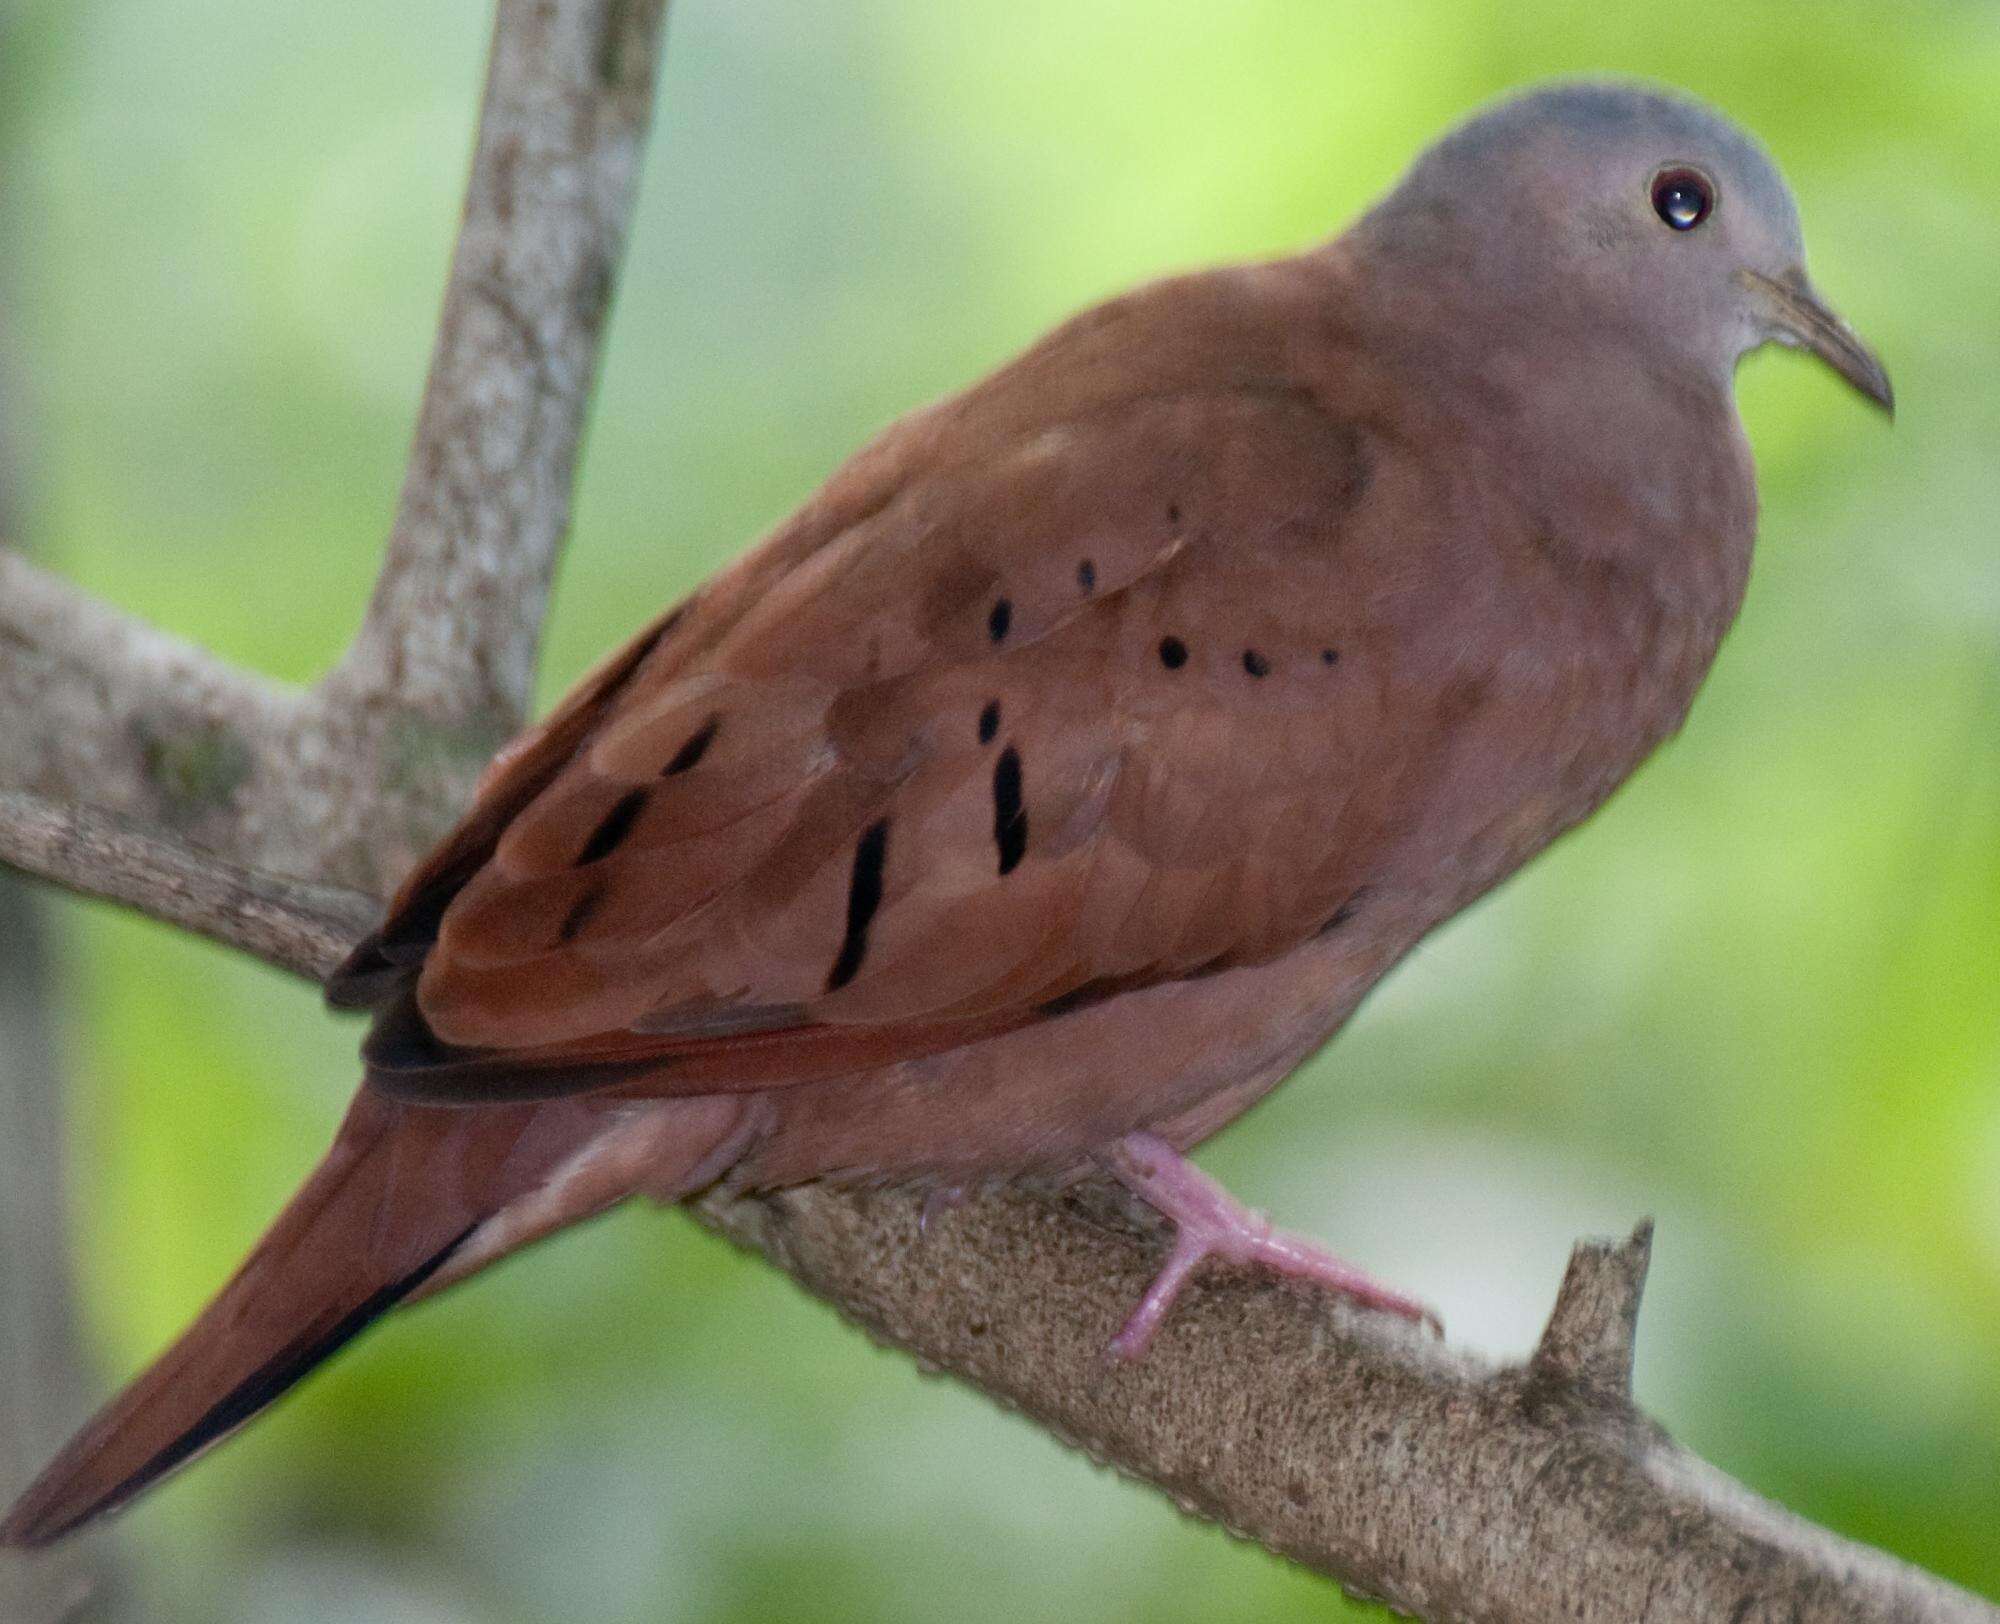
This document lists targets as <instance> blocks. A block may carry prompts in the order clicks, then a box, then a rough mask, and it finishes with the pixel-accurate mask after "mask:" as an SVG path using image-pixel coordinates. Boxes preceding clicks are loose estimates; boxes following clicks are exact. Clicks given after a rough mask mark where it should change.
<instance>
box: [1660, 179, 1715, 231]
mask: <svg viewBox="0 0 2000 1624" xmlns="http://www.w3.org/2000/svg"><path fill="white" fill-rule="evenodd" d="M1709 206H1710V201H1709V195H1708V187H1707V186H1706V185H1704V184H1703V182H1702V180H1701V178H1700V177H1699V176H1698V175H1690V174H1687V173H1685V172H1683V173H1680V174H1673V175H1662V176H1661V177H1660V178H1659V179H1658V180H1657V181H1655V182H1654V183H1653V209H1654V212H1655V213H1657V214H1658V215H1659V217H1660V218H1661V219H1662V220H1664V221H1666V223H1667V224H1668V225H1670V226H1672V227H1673V228H1674V230H1676V231H1692V230H1693V229H1694V228H1695V227H1696V226H1698V225H1700V224H1701V223H1702V221H1704V220H1706V219H1707V218H1708V211H1709Z"/></svg>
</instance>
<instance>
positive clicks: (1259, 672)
mask: <svg viewBox="0 0 2000 1624" xmlns="http://www.w3.org/2000/svg"><path fill="white" fill-rule="evenodd" d="M1243 669H1244V670H1245V671H1248V672H1249V673H1250V675H1251V676H1253V677H1268V676H1269V675H1270V674H1271V662H1270V661H1269V660H1267V659H1265V658H1264V656H1263V655H1261V654H1259V653H1258V652H1257V651H1256V650H1255V649H1254V648H1246V649H1245V650H1244V651H1243Z"/></svg>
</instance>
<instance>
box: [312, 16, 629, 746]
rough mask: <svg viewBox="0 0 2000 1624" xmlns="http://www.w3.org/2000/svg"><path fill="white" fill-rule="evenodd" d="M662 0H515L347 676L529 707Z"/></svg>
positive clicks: (352, 681)
mask: <svg viewBox="0 0 2000 1624" xmlns="http://www.w3.org/2000/svg"><path fill="white" fill-rule="evenodd" d="M663 7H664V0H589V3H573V4H567V5H549V4H546V3H543V0H501V4H500V6H499V11H498V16H497V18H496V20H495V23H494V32H493V47H492V52H491V56H490V59H489V65H488V73H487V80H486V97H485V101H484V103H483V105H482V107H481V111H480V120H479V138H478V143H477V147H476V150H475V153H474V157H473V162H472V178H471V181H470V184H469V186H468V189H467V192H466V199H465V215H464V220H463V223H462V224H461V225H460V228H459V235H458V246H457V249H456V250H455V252H454V254H453V257H452V267H451V281H450V285H449V286H448V288H447V289H446V292H445V300H444V314H443V317H442V320H441V323H440V326H439V329H438V338H437V346H436V349H435V351H434V352H433V354H432V357H431V373H430V381H429V383H428V384H427V385H426V388H425V391H424V404H423V411H422V415H421V417H420V418H419V420H418V423H417V433H416V444H415V446H414V448H413V450H412V453H411V456H410V465H409V472H408V474H407V476H406V477H405V480H404V484H403V494H402V500H401V503H400V505H399V507H398V511H397V514H396V524H395V529H394V531H393V533H392V535H391V538H390V542H389V556H388V560H387V562H386V564H385V565H384V567H383V570H382V574H381V576H380V578H379V580H378V581H377V583H376V587H375V596H374V600H373V602H372V603H370V605H369V607H368V616H367V619H366V621H365V622H364V623H363V625H362V628H361V632H360V635H359V637H358V638H357V639H356V640H355V643H354V646H353V648H352V649H351V650H350V651H349V654H348V656H347V659H346V660H345V662H344V663H343V664H342V666H341V668H340V670H339V672H338V673H337V674H336V676H335V678H334V679H333V683H332V688H333V689H334V690H335V691H337V692H342V693H344V694H346V695H348V696H350V697H351V695H352V694H353V693H355V692H368V693H379V694H382V695H385V696H387V697H388V698H389V699H390V700H391V701H392V702H393V703H394V704H395V705H396V706H398V707H400V708H402V709H406V710H411V711H415V712H417V713H419V714H421V715H423V716H426V717H428V718H430V719H431V720H433V721H436V722H444V723H451V724H455V725H460V726H463V725H467V724H475V725H477V724H487V725H490V726H491V727H492V728H493V731H494V733H495V739H494V742H496V743H497V742H498V738H499V737H500V736H504V734H505V733H506V732H508V731H511V730H512V728H513V727H515V726H516V725H518V724H519V722H520V720H521V718H522V716H523V714H524V713H525V710H526V707H527V701H528V695H529V689H530V685H531V683H532V680H533V676H534V663H535V650H536V646H537V642H538V638H539V633H540V628H541V622H542V613H543V609H544V607H545V605H546V603H547V601H548V592H549V582H550V579H551V577H552V575H553V573H554V570H555V562H556V555H557V553H558V551H559V550H560V548H561V546H562V542H563V538H564V535H565V533H566V532H567V530H568V528H569V506H570V488H571V484H572V482H573V480H574V477H575V470H576V456H577V447H578V445H579V443H580V441H581V439H582V435H583V427H584V414H585V411H586V409H587V407H588V406H589V402H590V393H591V388H592V384H593V382H594V381H595V379H596V375H597V363H598V355H599V352H600V342H599V341H600V339H601V337H602V334H603V329H604V321H605V316H606V313H607V311H608V309H609V306H610V302H611V293H612V287H613V284H614V282H615V279H616V276H617V270H618V264H619V260H620V258H621V257H622V255H623V253H624V247H625V236H626V226H627V222H628V221H629V220H630V218H631V212H632V200H633V191H634V183H635V177H636V175H637V172H638V164H639V155H640V151H641V148H642V146H643V144H644V141H645V137H646V131H647V125H648V122H649V121H650V119H651V116H652V105H653V75H654V71H655V67H656V64H657V62H658V59H659V45H660V30H661V26H662V20H663V16H662V14H663Z"/></svg>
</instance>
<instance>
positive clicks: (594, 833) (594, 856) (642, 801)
mask: <svg viewBox="0 0 2000 1624" xmlns="http://www.w3.org/2000/svg"><path fill="white" fill-rule="evenodd" d="M645 810H646V792H645V791H644V790H642V789H635V790H633V791H631V792H630V793H629V794H626V795H624V796H621V797H620V798H619V802H618V804H617V805H616V806H614V807H613V808H612V809H611V810H610V811H609V812H607V813H606V814H605V815H604V821H603V822H602V823H600V824H599V825H598V826H597V827H596V828H595V829H593V830H591V832H590V838H589V839H588V840H586V841H585V842H584V843H583V850H582V851H581V852H579V853H577V858H576V866H577V867H578V868H587V867H588V866H589V865H590V864H592V863H595V862H597V861H599V860H600V859H601V858H605V857H609V856H610V855H611V854H612V853H613V852H615V851H616V850H617V849H618V848H619V847H620V846H621V845H623V844H624V841H625V837H626V836H627V835H629V834H630V833H631V832H632V825H633V824H635V823H637V822H638V821H639V814H640V813H641V812H643V811H645Z"/></svg>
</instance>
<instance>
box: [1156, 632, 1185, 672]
mask: <svg viewBox="0 0 2000 1624" xmlns="http://www.w3.org/2000/svg"><path fill="white" fill-rule="evenodd" d="M1187 662H1188V649H1187V644H1185V643H1183V642H1182V641H1181V640H1180V639H1179V638H1178V637H1163V638H1161V639H1160V664H1162V665H1163V666H1165V667H1166V668H1167V669H1168V670H1169V671H1178V670H1180V668H1181V667H1182V666H1184V665H1186V664H1187Z"/></svg>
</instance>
